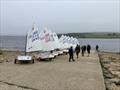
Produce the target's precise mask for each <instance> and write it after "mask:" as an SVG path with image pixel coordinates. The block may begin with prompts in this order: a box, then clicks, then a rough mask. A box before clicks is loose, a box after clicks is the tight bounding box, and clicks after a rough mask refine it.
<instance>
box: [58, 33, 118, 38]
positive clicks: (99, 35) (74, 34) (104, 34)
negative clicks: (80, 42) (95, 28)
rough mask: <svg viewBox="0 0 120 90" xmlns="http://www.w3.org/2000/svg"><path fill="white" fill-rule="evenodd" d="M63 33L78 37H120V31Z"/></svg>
mask: <svg viewBox="0 0 120 90" xmlns="http://www.w3.org/2000/svg"><path fill="white" fill-rule="evenodd" d="M61 35H66V36H73V37H76V38H120V33H111V32H110V33H107V32H95V33H62V34H58V37H60V36H61Z"/></svg>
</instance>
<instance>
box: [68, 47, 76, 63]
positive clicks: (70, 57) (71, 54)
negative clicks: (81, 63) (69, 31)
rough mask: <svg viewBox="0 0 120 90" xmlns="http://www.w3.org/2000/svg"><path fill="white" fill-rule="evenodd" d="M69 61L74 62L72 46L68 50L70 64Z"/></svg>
mask: <svg viewBox="0 0 120 90" xmlns="http://www.w3.org/2000/svg"><path fill="white" fill-rule="evenodd" d="M71 59H72V60H73V62H74V61H75V60H74V53H73V47H72V46H71V47H70V49H69V62H71Z"/></svg>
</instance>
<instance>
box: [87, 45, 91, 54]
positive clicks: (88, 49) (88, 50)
mask: <svg viewBox="0 0 120 90" xmlns="http://www.w3.org/2000/svg"><path fill="white" fill-rule="evenodd" d="M90 50H91V46H90V45H89V44H88V45H87V53H88V56H89V54H90Z"/></svg>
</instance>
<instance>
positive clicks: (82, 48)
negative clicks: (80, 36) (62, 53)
mask: <svg viewBox="0 0 120 90" xmlns="http://www.w3.org/2000/svg"><path fill="white" fill-rule="evenodd" d="M81 50H82V52H81V54H82V56H84V46H82V47H81Z"/></svg>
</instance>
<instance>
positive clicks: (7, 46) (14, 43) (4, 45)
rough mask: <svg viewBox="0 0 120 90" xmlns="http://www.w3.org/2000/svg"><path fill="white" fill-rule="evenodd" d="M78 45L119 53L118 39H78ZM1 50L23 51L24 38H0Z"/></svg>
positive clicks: (119, 42)
mask: <svg viewBox="0 0 120 90" xmlns="http://www.w3.org/2000/svg"><path fill="white" fill-rule="evenodd" d="M79 42H80V45H81V46H82V45H87V44H90V45H91V47H92V49H95V46H96V45H97V44H98V45H99V49H100V50H102V51H107V52H120V39H83V38H80V39H79ZM0 48H1V49H2V50H20V51H24V50H25V36H2V37H0Z"/></svg>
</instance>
